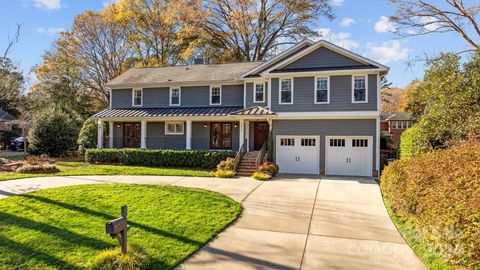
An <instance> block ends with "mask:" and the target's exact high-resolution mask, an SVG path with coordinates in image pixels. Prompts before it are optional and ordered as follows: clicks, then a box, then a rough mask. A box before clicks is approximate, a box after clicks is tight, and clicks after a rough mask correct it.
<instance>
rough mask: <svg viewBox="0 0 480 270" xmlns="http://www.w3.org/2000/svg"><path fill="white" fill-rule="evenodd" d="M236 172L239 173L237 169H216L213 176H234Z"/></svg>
mask: <svg viewBox="0 0 480 270" xmlns="http://www.w3.org/2000/svg"><path fill="white" fill-rule="evenodd" d="M236 174H237V173H236V172H235V171H231V170H216V171H215V172H214V173H213V176H214V177H218V178H232V177H234V176H235V175H236Z"/></svg>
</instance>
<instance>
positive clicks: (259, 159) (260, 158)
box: [255, 141, 267, 171]
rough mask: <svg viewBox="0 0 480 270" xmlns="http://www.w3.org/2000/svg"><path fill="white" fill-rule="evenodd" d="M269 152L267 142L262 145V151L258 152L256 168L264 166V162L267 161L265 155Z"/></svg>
mask: <svg viewBox="0 0 480 270" xmlns="http://www.w3.org/2000/svg"><path fill="white" fill-rule="evenodd" d="M266 152H267V142H266V141H265V142H264V143H263V145H262V148H261V149H260V151H258V155H257V158H256V159H255V167H256V168H257V171H258V168H260V166H261V165H262V164H263V160H264V159H265V153H266Z"/></svg>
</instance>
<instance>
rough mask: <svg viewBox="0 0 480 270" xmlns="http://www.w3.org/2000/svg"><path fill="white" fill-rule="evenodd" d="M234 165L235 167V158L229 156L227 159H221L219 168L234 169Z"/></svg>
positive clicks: (224, 169)
mask: <svg viewBox="0 0 480 270" xmlns="http://www.w3.org/2000/svg"><path fill="white" fill-rule="evenodd" d="M234 167H235V158H233V157H227V159H226V160H222V161H220V163H219V164H218V165H217V170H223V171H233V170H234V169H235V168H234Z"/></svg>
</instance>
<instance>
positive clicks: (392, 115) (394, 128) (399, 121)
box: [380, 112, 416, 149]
mask: <svg viewBox="0 0 480 270" xmlns="http://www.w3.org/2000/svg"><path fill="white" fill-rule="evenodd" d="M380 117H381V124H380V130H381V132H382V135H383V136H385V137H388V138H390V140H389V141H390V142H389V147H388V148H390V149H397V148H398V145H399V143H400V136H401V135H402V133H403V132H404V131H405V130H406V129H407V128H410V127H412V126H413V123H414V122H415V120H416V119H415V118H414V117H413V115H412V114H410V113H406V112H382V113H381V116H380Z"/></svg>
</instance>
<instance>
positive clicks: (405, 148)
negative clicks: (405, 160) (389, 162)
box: [400, 124, 432, 157]
mask: <svg viewBox="0 0 480 270" xmlns="http://www.w3.org/2000/svg"><path fill="white" fill-rule="evenodd" d="M430 150H432V148H431V146H430V144H429V142H428V140H427V138H426V136H424V135H423V134H422V129H421V126H420V125H419V124H417V125H415V126H413V127H411V128H409V129H407V130H405V131H404V132H403V133H402V135H401V136H400V156H401V157H408V156H413V155H415V154H418V153H423V152H428V151H430Z"/></svg>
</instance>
